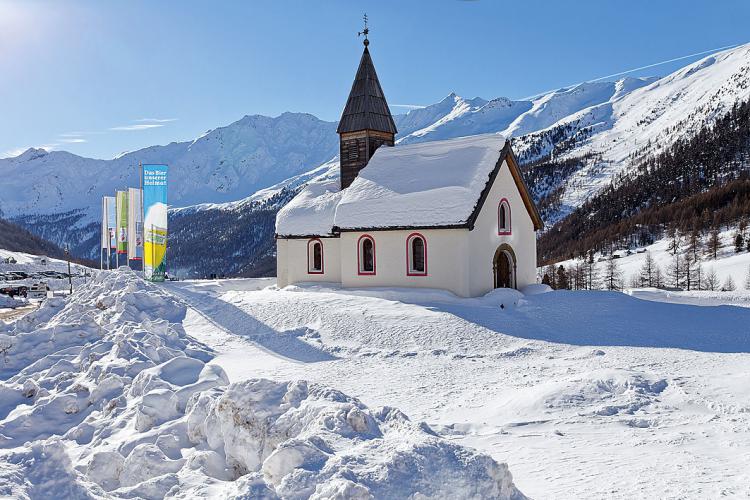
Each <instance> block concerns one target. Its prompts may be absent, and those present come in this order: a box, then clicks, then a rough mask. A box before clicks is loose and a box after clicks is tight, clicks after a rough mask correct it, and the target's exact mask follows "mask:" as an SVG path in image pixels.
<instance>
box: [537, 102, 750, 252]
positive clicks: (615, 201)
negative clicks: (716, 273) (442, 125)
mask: <svg viewBox="0 0 750 500" xmlns="http://www.w3.org/2000/svg"><path fill="white" fill-rule="evenodd" d="M652 146H653V145H651V144H648V145H646V146H645V147H646V148H647V149H648V148H651V147H652ZM631 161H632V162H633V163H634V164H631V166H630V167H629V168H627V169H626V171H627V172H629V173H628V174H623V175H621V176H619V177H618V178H617V179H615V180H614V181H613V182H612V183H611V184H610V186H608V187H607V188H606V189H604V190H603V191H602V192H601V193H599V194H598V195H596V196H594V197H592V198H591V199H590V200H588V201H587V202H586V203H584V204H583V205H582V206H581V207H579V208H578V209H577V210H575V211H574V212H573V213H571V214H570V215H569V216H568V217H566V218H565V219H563V220H562V221H560V222H558V223H557V224H555V225H554V226H553V227H551V228H550V229H549V230H547V231H546V232H545V233H544V234H543V235H542V236H541V237H540V239H539V259H540V262H541V263H548V262H555V261H560V260H565V259H571V258H577V257H579V256H585V255H586V254H587V253H588V252H589V251H592V250H593V251H595V252H604V253H610V252H611V250H612V249H614V248H621V247H629V246H634V245H635V246H638V245H640V246H645V245H648V244H651V243H653V242H654V241H656V240H657V239H661V238H663V237H664V235H665V234H667V233H670V232H672V231H680V232H681V234H692V233H700V234H701V235H702V236H704V237H710V236H711V234H712V233H713V232H718V231H719V230H720V229H721V228H726V227H728V226H730V225H736V224H737V223H738V221H739V220H740V219H742V217H747V216H748V214H750V103H749V102H744V103H737V104H735V105H734V106H733V107H732V109H731V110H730V111H728V112H727V113H726V114H725V115H724V116H722V117H721V118H719V119H718V120H717V121H716V122H715V123H714V124H713V126H709V125H705V126H703V127H702V128H701V129H700V130H699V131H698V132H697V133H696V134H695V135H694V136H693V137H691V138H684V139H680V140H678V141H676V142H675V143H674V144H672V145H671V146H670V147H668V148H666V149H665V150H664V151H662V152H661V153H659V154H657V155H647V156H644V155H642V154H634V155H632V157H631ZM571 166H572V165H565V166H564V167H563V168H562V176H567V175H569V169H570V167H571ZM534 170H544V167H542V166H540V165H539V164H538V163H537V164H535V165H534ZM528 175H530V172H529V171H528V170H527V176H528ZM532 176H533V174H532ZM545 201H546V202H547V203H552V202H554V200H545ZM746 240H747V238H746V237H743V244H745V245H746V244H747V241H746Z"/></svg>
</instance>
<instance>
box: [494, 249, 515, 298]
mask: <svg viewBox="0 0 750 500" xmlns="http://www.w3.org/2000/svg"><path fill="white" fill-rule="evenodd" d="M492 270H493V273H494V283H495V288H515V287H516V254H515V252H513V249H512V248H511V247H510V245H508V244H506V243H503V244H502V245H500V246H499V247H498V249H497V251H495V258H494V260H493V262H492Z"/></svg>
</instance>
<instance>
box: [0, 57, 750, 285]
mask: <svg viewBox="0 0 750 500" xmlns="http://www.w3.org/2000/svg"><path fill="white" fill-rule="evenodd" d="M748 74H750V45H744V46H740V47H737V48H734V49H731V50H728V51H724V52H720V53H717V54H714V55H712V56H709V57H707V58H704V59H702V60H700V61H698V62H696V63H693V64H691V65H689V66H686V67H685V68H683V69H681V70H679V71H677V72H675V73H673V74H671V75H668V76H666V77H664V78H658V79H657V78H624V79H621V80H618V81H615V82H589V83H583V84H580V85H576V86H573V87H569V88H564V89H560V90H557V91H554V92H550V93H547V94H544V95H541V96H539V97H536V98H532V99H525V100H511V99H507V98H497V99H492V100H485V99H482V98H479V97H477V98H473V99H465V98H462V97H460V96H458V95H456V94H450V95H449V96H447V97H446V98H445V99H443V100H442V101H440V102H438V103H436V104H433V105H430V106H427V107H425V108H421V109H415V110H412V111H410V112H409V113H407V114H404V115H397V116H395V117H394V120H395V121H396V124H397V127H398V129H399V132H400V133H399V136H398V137H397V141H398V143H399V144H406V143H411V142H420V141H429V140H436V139H444V138H450V137H457V136H464V135H472V134H478V133H487V132H501V133H504V134H506V135H508V136H512V137H514V140H513V145H514V150H515V151H516V154H517V156H518V157H519V160H520V162H521V163H522V165H523V168H524V171H525V175H526V177H527V180H528V182H529V184H530V186H531V189H532V191H533V194H534V196H535V197H536V199H537V201H538V203H539V205H540V208H541V210H542V213H543V216H544V217H545V221H546V223H547V225H548V227H550V226H552V225H553V224H554V223H556V222H557V221H560V220H562V219H564V218H565V217H566V216H567V215H568V214H570V213H572V212H573V211H574V210H576V209H577V208H578V207H581V206H582V205H583V204H584V203H585V201H586V200H588V199H590V198H591V197H593V196H595V195H596V194H597V193H599V192H601V191H602V190H603V189H605V188H607V187H608V186H609V185H610V184H611V183H612V182H617V181H618V179H622V178H623V177H624V176H626V175H629V172H637V171H638V167H637V165H638V164H639V162H641V161H643V160H645V159H647V158H651V157H653V156H654V155H657V154H659V153H660V152H661V151H663V150H664V149H665V148H668V147H669V146H671V145H672V144H674V143H675V142H677V141H678V140H681V139H688V138H690V137H692V136H694V135H695V134H697V133H698V132H699V131H700V130H701V129H702V128H703V127H705V126H710V125H711V124H712V123H714V122H715V120H716V119H717V118H719V117H721V116H723V115H724V114H725V113H726V112H727V111H728V110H729V109H731V107H732V106H733V105H734V103H736V102H741V101H744V100H747V99H748V97H750V81H749V79H748V78H749V77H748ZM335 127H336V124H335V123H334V122H325V121H322V120H318V119H317V118H315V117H313V116H311V115H306V114H299V113H296V114H295V113H285V114H283V115H281V116H279V117H276V118H269V117H263V116H246V117H245V118H243V119H242V120H239V121H238V122H235V123H233V124H231V125H229V126H227V127H223V128H218V129H215V130H212V131H209V132H207V133H206V134H204V135H203V136H201V137H200V138H198V139H196V140H195V141H191V142H182V143H172V144H169V145H167V146H154V147H150V148H145V149H143V150H140V151H135V152H132V153H128V154H125V155H122V156H120V157H118V158H115V159H113V160H91V159H86V158H81V157H78V156H75V155H71V154H70V153H66V152H57V151H56V152H50V153H47V152H46V151H43V150H29V151H27V152H25V153H23V154H22V155H21V156H19V157H16V158H11V159H4V160H0V173H2V174H3V175H4V177H5V178H7V179H9V181H8V182H4V183H3V184H2V185H1V186H0V210H2V211H3V212H4V213H5V216H6V217H8V218H10V219H12V220H13V221H15V222H17V223H19V224H21V225H23V226H25V227H27V228H29V229H30V230H31V231H33V232H34V233H35V234H39V235H42V236H44V237H45V238H47V239H50V240H51V241H54V242H56V243H58V244H62V243H67V244H70V245H71V248H72V249H73V250H74V251H75V252H77V253H78V254H81V255H87V256H90V257H94V256H95V254H96V245H97V241H98V240H97V238H98V236H97V233H96V231H97V224H98V223H97V221H98V217H99V210H100V209H99V203H100V201H99V200H100V197H101V195H102V194H108V193H111V192H113V191H114V190H115V189H116V188H123V187H125V186H126V185H128V184H130V185H136V184H137V177H136V172H137V164H138V162H139V161H142V162H144V163H149V162H152V163H167V164H169V165H170V166H171V168H172V170H171V172H172V173H171V181H170V200H171V201H172V204H173V206H174V207H186V206H191V207H192V208H190V209H184V210H172V211H171V212H170V217H171V218H172V220H174V221H177V220H180V221H181V222H179V224H183V226H179V227H181V228H183V229H182V231H184V233H183V234H184V236H183V237H180V236H177V238H176V240H173V243H176V242H185V244H186V245H188V246H187V247H186V248H184V249H180V248H176V247H173V248H172V250H171V251H172V252H175V253H179V254H180V255H184V259H185V260H180V261H181V262H182V263H183V264H184V266H183V268H184V269H186V270H192V271H191V272H200V271H198V270H199V269H201V266H199V265H197V263H190V262H189V260H190V248H192V247H193V245H198V244H200V241H210V240H213V239H216V238H219V237H221V238H223V240H222V241H229V240H233V239H240V240H242V242H243V243H242V249H239V248H235V245H234V244H230V245H227V246H226V247H225V250H221V249H219V250H217V251H221V252H225V253H226V252H228V251H229V249H230V248H233V250H232V251H231V252H232V253H227V254H226V257H225V258H224V259H223V260H222V262H224V263H225V264H227V265H229V262H233V263H232V266H235V265H236V266H239V267H237V268H236V269H235V267H232V268H233V269H235V271H236V272H240V271H239V269H240V268H245V269H247V264H248V263H249V262H252V261H253V259H255V258H256V257H257V258H261V257H262V258H263V259H266V260H268V256H269V255H272V248H273V245H272V241H273V240H272V233H271V231H272V228H271V226H270V225H269V224H268V223H267V222H263V223H260V222H258V220H256V219H255V218H254V217H252V216H251V215H250V214H251V213H256V212H257V214H260V213H263V214H265V215H264V216H263V217H264V219H263V220H264V221H266V220H268V221H270V219H271V218H272V217H271V215H272V213H271V212H272V211H273V210H274V209H275V207H278V205H279V203H283V200H286V199H288V197H289V196H290V195H291V194H292V193H294V192H296V191H297V190H298V189H299V187H300V186H301V185H303V184H304V182H306V180H305V179H309V178H311V177H312V176H314V175H315V168H316V167H317V166H319V165H321V164H323V162H325V161H328V160H330V159H331V158H333V157H334V156H335V155H336V153H337V151H338V137H337V136H336V134H335ZM93 174H95V175H93ZM248 196H249V197H248ZM274 196H275V198H274ZM271 199H272V200H273V202H269V201H268V200H271ZM237 200H239V201H237ZM194 205H195V206H194ZM269 210H270V211H269ZM212 211H214V212H215V214H216V217H215V218H212V217H213V216H212V215H210V213H211V212H212ZM232 213H234V214H235V215H237V214H239V213H242V214H243V216H242V217H238V219H241V220H242V221H243V222H241V223H240V222H238V221H232V220H231V216H230V215H227V214H232ZM208 220H212V221H213V222H212V224H209V225H207V226H206V221H208ZM199 221H202V222H200V223H199ZM251 223H252V224H255V223H258V224H260V225H261V226H262V227H264V228H266V229H259V228H258V227H251V226H249V224H251ZM243 224H244V225H243ZM188 228H192V229H191V230H192V231H193V232H194V233H195V234H196V235H200V234H204V235H205V238H202V239H201V238H200V237H188ZM207 228H209V229H207ZM248 235H251V236H248ZM251 240H252V241H251ZM261 240H263V241H264V242H265V243H263V244H260V241H261ZM258 245H259V246H258ZM256 252H260V253H256ZM269 252H270V253H269ZM263 256H265V257H263ZM180 259H182V258H180ZM240 260H242V261H246V262H245V263H244V264H243V263H241V262H239V261H240ZM235 261H236V262H235ZM222 265H223V264H222ZM214 267H221V265H219V264H217V265H215V266H214ZM266 267H267V266H266Z"/></svg>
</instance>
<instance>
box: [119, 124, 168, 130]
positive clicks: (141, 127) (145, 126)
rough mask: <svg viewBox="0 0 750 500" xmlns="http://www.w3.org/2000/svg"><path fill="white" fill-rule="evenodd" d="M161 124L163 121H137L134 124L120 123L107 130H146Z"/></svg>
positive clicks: (161, 125)
mask: <svg viewBox="0 0 750 500" xmlns="http://www.w3.org/2000/svg"><path fill="white" fill-rule="evenodd" d="M163 126H164V124H163V123H138V124H136V125H121V126H119V127H112V128H110V129H109V130H114V131H117V132H120V131H124V130H148V129H150V128H158V127H163Z"/></svg>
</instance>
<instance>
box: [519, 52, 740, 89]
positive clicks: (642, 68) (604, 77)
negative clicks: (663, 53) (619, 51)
mask: <svg viewBox="0 0 750 500" xmlns="http://www.w3.org/2000/svg"><path fill="white" fill-rule="evenodd" d="M740 45H742V44H741V43H735V44H734V45H725V46H724V47H718V48H715V49H708V50H704V51H702V52H696V53H695V54H688V55H686V56H680V57H675V58H672V59H667V60H666V61H660V62H656V63H653V64H647V65H645V66H640V67H638V68H633V69H628V70H625V71H619V72H617V73H612V74H611V75H605V76H600V77H598V78H594V79H593V80H584V81H582V82H578V83H573V84H570V85H565V86H563V87H558V88H556V89H552V90H547V91H545V92H539V93H538V94H534V95H530V96H528V97H522V98H521V100H522V101H526V100H528V99H533V98H535V97H539V96H542V95H544V94H549V93H550V92H554V91H555V90H559V89H561V88H562V89H565V88H568V87H575V86H576V85H580V84H582V83H588V82H598V81H599V80H606V79H608V78H612V77H615V76H621V75H627V74H628V73H633V72H634V71H641V70H644V69H649V68H655V67H657V66H662V65H664V64H669V63H673V62H677V61H682V60H683V59H689V58H691V57H697V56H702V55H704V54H711V53H714V52H719V51H720V50H726V49H732V48H734V47H739V46H740Z"/></svg>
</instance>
